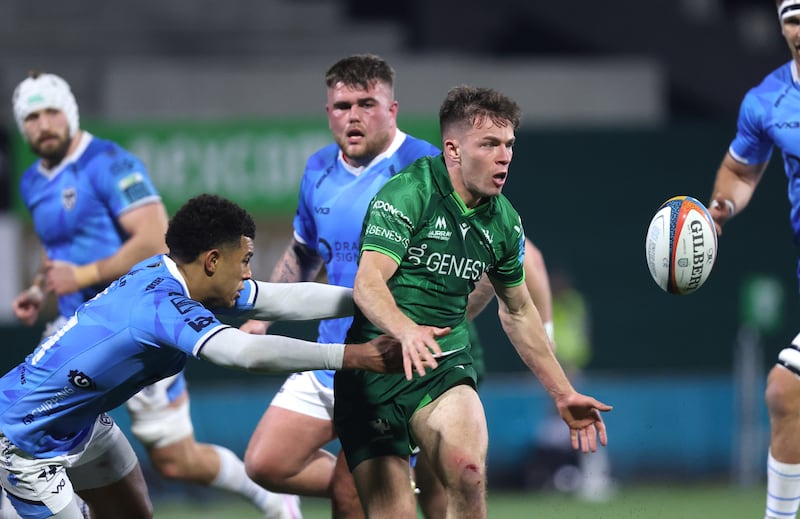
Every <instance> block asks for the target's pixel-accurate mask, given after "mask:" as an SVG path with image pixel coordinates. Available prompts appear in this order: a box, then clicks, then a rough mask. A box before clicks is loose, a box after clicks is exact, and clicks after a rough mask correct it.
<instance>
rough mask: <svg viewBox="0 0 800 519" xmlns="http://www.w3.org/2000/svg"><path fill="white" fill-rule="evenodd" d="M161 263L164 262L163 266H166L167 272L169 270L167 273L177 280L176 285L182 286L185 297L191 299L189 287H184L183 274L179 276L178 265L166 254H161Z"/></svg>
mask: <svg viewBox="0 0 800 519" xmlns="http://www.w3.org/2000/svg"><path fill="white" fill-rule="evenodd" d="M161 261H163V262H164V265H166V267H167V270H169V273H170V274H172V277H174V278H175V279H177V280H178V283H180V284H181V286H183V290H184V292H186V297H188V298H190V299H191V297H192V294H190V293H189V286H188V285H186V280H185V279H183V274H181V271H180V269H178V265H177V263H175V260H173V259H172V258H170V257H169V256H167V255H166V254H162V255H161Z"/></svg>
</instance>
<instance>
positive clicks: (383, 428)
mask: <svg viewBox="0 0 800 519" xmlns="http://www.w3.org/2000/svg"><path fill="white" fill-rule="evenodd" d="M369 426H370V428H371V429H372V430H373V431H374V432H375V433H376V434H377V435H378V436H377V437H375V438H373V439H372V440H373V441H378V440H385V439H386V438H391V437H392V426H391V425H389V421H388V420H387V419H386V418H376V419H374V420H370V421H369Z"/></svg>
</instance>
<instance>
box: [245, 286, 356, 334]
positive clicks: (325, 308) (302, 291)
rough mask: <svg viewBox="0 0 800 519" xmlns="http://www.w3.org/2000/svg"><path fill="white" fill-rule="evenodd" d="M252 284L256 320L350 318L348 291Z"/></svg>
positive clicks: (350, 306) (343, 289) (351, 304)
mask: <svg viewBox="0 0 800 519" xmlns="http://www.w3.org/2000/svg"><path fill="white" fill-rule="evenodd" d="M255 283H256V286H257V287H258V297H257V298H256V300H255V308H254V309H253V310H254V312H255V314H254V317H256V318H258V319H266V320H268V321H305V320H311V319H334V318H337V317H348V316H351V315H353V289H351V288H347V287H340V286H336V285H327V284H325V283H314V282H306V283H267V282H264V281H255ZM243 331H244V330H243Z"/></svg>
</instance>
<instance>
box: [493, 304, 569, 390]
mask: <svg viewBox="0 0 800 519" xmlns="http://www.w3.org/2000/svg"><path fill="white" fill-rule="evenodd" d="M499 316H500V322H501V324H502V326H503V330H504V331H505V333H506V335H507V336H508V339H509V340H510V341H511V344H512V345H513V346H514V348H515V349H516V350H517V353H518V354H519V356H520V358H521V359H522V361H523V362H524V363H525V365H526V366H528V368H530V370H531V371H532V372H533V373H534V375H536V378H538V379H539V381H540V382H541V384H542V386H544V388H545V390H546V391H547V392H548V393H549V394H550V396H551V397H552V398H553V399H554V400H556V399H558V398H560V397H563V396H564V395H567V394H569V393H574V392H575V390H574V388H573V387H572V384H570V382H569V380H568V379H567V376H566V374H565V373H564V370H563V369H562V368H561V365H560V364H559V363H558V360H556V357H555V355H554V354H553V351H552V350H551V349H550V342H549V340H548V339H547V335H546V333H545V330H544V327H543V326H542V321H541V318H540V317H539V315H538V312H537V311H536V308H535V307H533V306H531V307H527V306H526V307H523V308H520V309H519V311H516V312H513V313H512V312H509V311H508V309H507V308H506V307H505V305H504V304H503V303H502V302H501V303H500V311H499Z"/></svg>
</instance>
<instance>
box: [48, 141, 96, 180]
mask: <svg viewBox="0 0 800 519" xmlns="http://www.w3.org/2000/svg"><path fill="white" fill-rule="evenodd" d="M93 138H94V137H93V136H92V134H91V133H89V132H87V131H86V130H82V131H81V137H80V139H81V140H80V141H78V145H77V146H76V147H75V150H74V151H73V152H72V153H70V154H69V155H67V156H66V157H64V158H63V159H62V160H61V162H59V163H58V164H57V165H56V166H55V167H54V168H53V169H47V168H46V167H44V165H43V164H42V161H41V160H39V165H38V166H37V169H38V170H39V173H41V174H42V175H44V176H46V177H47V178H53V177H55V176H56V175H58V174H59V173H61V172H62V171H64V169H65V168H66V167H67V166H69V165H70V164H72V163H73V162H77V160H78V158H80V156H81V155H83V152H84V151H86V148H88V147H89V144H90V143H91V142H92V139H93Z"/></svg>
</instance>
